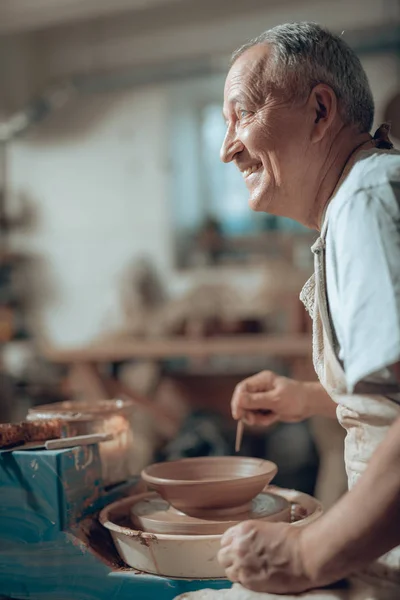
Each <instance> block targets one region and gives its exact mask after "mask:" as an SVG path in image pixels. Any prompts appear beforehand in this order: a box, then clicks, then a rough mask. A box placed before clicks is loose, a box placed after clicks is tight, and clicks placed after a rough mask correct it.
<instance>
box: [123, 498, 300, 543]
mask: <svg viewBox="0 0 400 600" xmlns="http://www.w3.org/2000/svg"><path fill="white" fill-rule="evenodd" d="M208 512H209V514H208V515H207V518H206V517H203V518H201V517H191V516H190V515H185V514H184V513H182V512H180V511H179V510H176V508H174V507H173V506H171V505H170V504H168V502H167V501H166V500H164V499H163V498H161V496H159V495H158V494H157V493H149V494H148V495H147V496H146V497H145V498H143V499H142V500H139V501H138V502H137V503H135V504H134V505H133V507H132V511H131V518H132V523H133V525H134V526H135V527H137V528H138V529H143V531H148V532H151V533H167V534H168V533H172V534H178V535H215V534H222V533H224V532H225V531H226V530H227V529H229V528H230V527H233V526H234V525H237V524H238V523H240V522H241V521H247V520H249V519H261V520H263V521H275V522H276V521H280V522H287V523H288V522H290V518H291V507H290V504H289V502H288V501H287V500H285V499H284V498H282V497H280V496H277V495H274V494H269V493H267V492H264V493H263V492H261V494H258V496H256V497H255V498H253V500H252V501H251V502H250V505H249V509H248V510H245V511H244V512H243V510H242V509H241V508H239V509H238V510H236V511H235V512H232V511H231V512H230V513H229V514H221V512H223V511H220V510H217V511H215V514H214V513H213V512H212V511H208Z"/></svg>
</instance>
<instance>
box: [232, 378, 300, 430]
mask: <svg viewBox="0 0 400 600" xmlns="http://www.w3.org/2000/svg"><path fill="white" fill-rule="evenodd" d="M231 410H232V416H233V418H234V419H242V420H243V421H244V422H245V423H248V424H249V425H261V426H266V425H271V424H272V423H274V422H275V421H283V422H285V423H294V422H298V421H302V420H304V419H307V418H308V417H309V416H310V414H309V412H308V407H307V389H306V385H305V384H304V383H303V382H301V381H296V380H294V379H288V378H287V377H283V376H281V375H277V374H276V373H274V372H273V371H261V373H257V374H256V375H253V376H251V377H248V378H247V379H244V380H243V381H242V382H240V383H239V384H238V385H237V386H236V388H235V391H234V394H233V397H232V401H231Z"/></svg>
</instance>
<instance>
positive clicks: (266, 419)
mask: <svg viewBox="0 0 400 600" xmlns="http://www.w3.org/2000/svg"><path fill="white" fill-rule="evenodd" d="M242 420H243V421H244V422H245V423H246V424H247V425H253V426H255V425H257V426H259V427H269V426H270V425H273V424H274V423H276V422H277V421H279V417H278V415H277V414H276V413H273V412H271V413H269V414H267V415H265V414H262V413H261V412H259V411H258V412H257V411H250V410H246V411H244V413H243V417H242Z"/></svg>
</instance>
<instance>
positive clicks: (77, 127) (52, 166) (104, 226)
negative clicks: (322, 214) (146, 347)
mask: <svg viewBox="0 0 400 600" xmlns="http://www.w3.org/2000/svg"><path fill="white" fill-rule="evenodd" d="M188 4H189V5H190V6H191V9H188V6H187V5H188ZM213 4H214V5H217V3H215V2H214V3H209V2H208V0H207V1H206V2H205V3H196V2H192V3H190V2H189V3H188V2H186V3H185V6H184V5H183V3H181V2H174V3H173V4H172V5H170V6H168V7H167V6H164V7H162V6H161V7H158V8H157V9H152V10H151V11H150V12H147V13H143V14H140V15H136V16H129V15H122V16H121V15H119V16H114V17H110V18H109V19H108V20H107V21H106V20H101V19H97V20H96V21H90V22H82V23H80V24H75V25H71V24H69V25H63V26H58V27H55V28H52V29H51V30H50V29H46V30H41V31H36V32H26V33H15V34H12V33H10V34H7V35H6V36H3V38H0V75H1V77H0V81H2V85H1V86H0V103H1V108H2V112H3V114H6V113H9V112H10V111H12V110H14V109H17V108H20V107H21V106H23V105H24V104H25V103H26V102H27V101H28V100H29V99H30V98H32V96H33V95H34V94H35V93H36V92H37V91H38V90H40V89H42V88H43V86H44V85H45V84H47V83H51V82H54V81H60V80H63V79H68V78H69V77H71V76H72V75H78V74H79V75H80V77H81V79H80V80H79V81H80V82H81V83H82V82H85V81H86V82H87V83H90V85H91V87H92V88H93V87H96V86H97V88H98V90H99V91H98V92H97V93H92V94H83V95H82V96H80V95H78V96H77V97H75V98H74V99H73V100H71V102H70V103H69V104H68V105H67V106H66V107H65V108H63V109H62V110H60V111H59V112H57V113H55V114H54V115H52V116H51V117H50V118H49V119H48V120H47V121H45V122H44V123H43V124H41V125H39V126H37V127H36V128H34V129H32V130H31V131H30V132H29V133H28V134H26V135H25V136H24V137H23V138H21V139H19V140H17V141H15V142H13V143H12V145H11V146H10V148H9V155H8V194H9V196H10V199H11V201H12V202H13V204H14V206H17V205H18V202H19V200H20V198H21V197H24V198H26V199H27V200H28V201H29V202H31V203H32V204H33V205H34V207H35V212H36V223H35V226H34V227H33V228H31V230H30V232H29V234H28V235H26V234H24V236H23V237H22V236H16V237H15V239H14V247H15V248H21V247H22V248H23V249H24V250H28V251H31V252H33V253H35V254H36V255H38V256H40V257H41V258H42V259H43V260H44V262H45V265H46V269H47V275H48V278H49V281H51V285H50V287H51V289H52V294H51V295H49V297H48V301H47V303H46V304H45V305H44V307H43V313H42V317H43V324H44V325H45V328H46V332H47V334H48V335H49V336H50V338H51V339H52V340H53V342H54V343H57V344H60V345H61V344H62V345H66V344H75V343H81V342H85V341H87V340H89V339H90V338H92V337H93V336H95V335H97V334H98V333H99V332H100V331H102V330H104V328H108V327H111V326H114V325H117V324H118V323H117V320H118V317H117V316H116V315H117V314H118V310H117V309H118V306H119V290H120V281H121V278H122V274H123V273H124V272H125V270H126V268H127V267H128V266H129V264H130V262H131V261H132V259H133V258H134V257H136V256H139V255H143V254H148V255H150V256H151V257H152V258H153V259H154V260H155V262H156V264H157V266H158V268H159V270H160V272H161V273H162V275H163V277H164V279H165V280H166V281H168V285H169V286H170V287H171V289H172V290H175V291H176V290H177V289H181V288H182V287H184V286H186V285H188V283H189V282H190V275H188V274H182V273H177V272H176V271H175V270H174V266H173V261H172V228H171V210H170V202H171V198H170V194H169V191H170V177H171V172H170V156H169V149H170V143H169V142H170V140H169V135H171V134H170V129H169V127H168V125H169V119H170V114H169V109H170V106H169V98H170V89H171V84H170V83H169V82H166V81H162V79H163V75H164V78H167V79H168V77H167V75H168V71H171V70H172V71H174V72H179V71H183V70H185V71H187V72H190V70H191V68H192V69H193V70H194V71H197V72H199V73H200V72H204V73H206V72H210V73H211V72H213V71H215V70H217V71H219V70H221V69H222V68H223V69H224V70H225V68H226V67H225V65H226V63H227V56H228V55H229V53H230V52H231V51H232V50H233V49H234V48H235V47H236V46H237V45H239V44H240V43H242V42H244V41H246V40H247V39H248V38H250V37H253V36H255V35H257V34H258V33H260V32H261V31H262V30H263V29H266V28H268V27H270V26H273V25H275V24H277V23H279V22H285V21H289V20H290V21H295V20H308V19H310V20H315V21H319V22H321V23H323V24H326V25H327V26H329V27H331V28H332V29H334V30H335V31H339V32H341V31H342V30H344V31H345V35H346V31H349V32H350V31H355V30H360V29H362V28H365V27H370V26H377V25H382V24H386V23H393V22H394V21H396V20H397V21H398V18H399V17H398V3H397V2H385V1H379V0H364V1H363V2H360V1H359V0H353V1H350V0H338V1H336V2H331V1H329V2H328V1H323V0H319V1H313V2H312V1H308V2H285V3H284V5H283V3H282V2H280V3H278V2H273V1H272V2H265V1H264V2H251V1H250V2H249V5H248V6H247V3H246V7H245V6H244V5H243V6H242V8H241V9H238V7H237V6H236V3H234V2H231V3H228V2H225V1H223V2H221V3H220V4H218V5H217V6H214V7H213ZM267 4H268V7H267V6H266V5H267ZM200 5H201V6H200ZM261 6H263V7H264V8H263V9H261V8H260V7H261ZM229 7H230V8H229ZM241 10H243V11H245V12H243V13H242V12H241ZM362 60H363V64H364V66H365V68H366V71H367V74H368V76H369V78H370V82H371V85H372V89H373V92H374V96H375V99H376V105H377V124H378V123H379V121H380V119H381V112H382V106H383V103H384V102H385V101H386V100H387V99H388V97H389V96H390V94H391V93H392V92H393V91H394V90H395V89H396V86H398V84H399V64H398V58H397V56H396V54H395V53H394V52H392V51H387V52H384V53H379V54H377V53H376V52H375V51H372V53H370V54H363V56H362ZM191 65H192V67H191ZM222 65H223V67H222ZM116 69H125V70H123V71H120V76H119V78H118V77H116V76H115V75H113V73H114V74H115V73H117V71H116ZM110 74H111V75H112V77H110ZM124 78H125V79H124ZM152 79H153V80H158V83H153V84H152V83H146V81H147V80H150V81H151V80H152ZM123 81H125V83H128V82H129V83H130V84H133V83H134V84H135V85H134V87H129V86H127V87H125V89H122V88H121V83H122V82H123ZM140 82H142V83H141V84H140ZM107 87H108V88H109V89H110V90H111V91H105V90H106V88H107ZM117 88H120V89H117ZM232 276H233V275H232ZM258 276H259V275H258V274H257V272H249V273H243V274H236V275H235V277H236V278H237V279H238V280H239V281H240V282H241V283H242V284H243V285H247V284H248V283H249V282H252V283H254V282H255V281H257V277H258Z"/></svg>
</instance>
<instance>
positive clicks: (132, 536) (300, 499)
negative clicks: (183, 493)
mask: <svg viewBox="0 0 400 600" xmlns="http://www.w3.org/2000/svg"><path fill="white" fill-rule="evenodd" d="M266 491H267V492H268V494H271V495H274V496H279V497H280V498H282V499H284V500H286V501H287V502H288V504H289V507H290V509H291V515H292V516H293V515H295V514H296V513H297V515H300V513H303V515H304V518H302V519H301V520H298V521H296V522H293V523H292V525H291V526H292V527H299V526H300V527H301V526H303V525H307V524H309V523H311V522H312V521H314V520H315V519H317V518H318V517H319V516H320V515H321V514H322V507H321V504H320V503H319V502H318V501H317V500H316V499H315V498H312V497H311V496H309V495H307V494H303V493H302V492H296V491H295V490H285V489H282V488H277V487H275V486H269V487H268V488H267V490H266ZM146 497H147V498H148V497H149V493H146V494H140V495H138V496H132V497H130V498H126V499H124V500H119V501H118V502H114V503H113V504H110V505H109V506H107V507H106V508H105V509H103V510H102V511H101V513H100V516H99V520H100V522H101V524H102V525H103V526H104V527H106V528H107V529H108V530H109V531H110V533H111V535H112V538H113V541H114V544H115V546H116V549H117V551H118V553H119V554H120V556H121V558H122V560H124V561H125V563H126V564H127V565H129V566H130V567H132V568H134V569H135V570H137V571H142V572H146V573H151V574H154V575H160V576H164V577H172V578H179V579H218V578H224V571H223V569H222V568H221V566H220V565H219V563H218V561H217V554H218V551H219V548H220V542H221V535H222V534H217V535H215V534H214V535H179V534H159V533H147V532H144V531H141V530H140V529H135V528H134V526H133V525H131V526H128V523H130V522H131V513H132V509H133V507H134V506H135V504H136V505H137V504H138V502H140V501H142V500H143V499H144V498H146ZM298 518H299V517H298Z"/></svg>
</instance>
